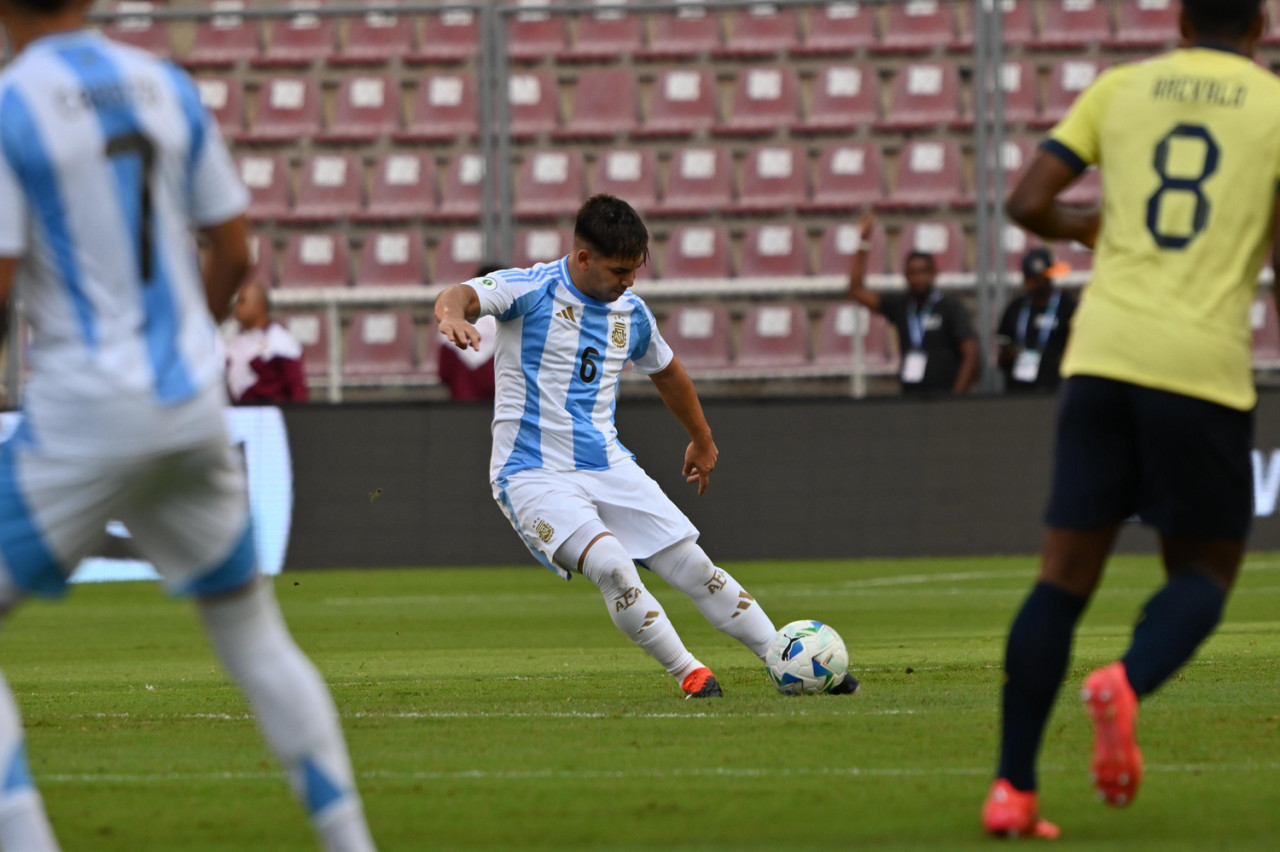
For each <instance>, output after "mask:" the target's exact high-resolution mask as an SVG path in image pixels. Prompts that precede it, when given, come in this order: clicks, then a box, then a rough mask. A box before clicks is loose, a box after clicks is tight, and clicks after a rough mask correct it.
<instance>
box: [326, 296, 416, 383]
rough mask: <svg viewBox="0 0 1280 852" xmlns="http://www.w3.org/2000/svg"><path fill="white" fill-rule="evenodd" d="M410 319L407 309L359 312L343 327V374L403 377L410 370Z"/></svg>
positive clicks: (411, 321)
mask: <svg viewBox="0 0 1280 852" xmlns="http://www.w3.org/2000/svg"><path fill="white" fill-rule="evenodd" d="M413 337H414V334H413V318H412V317H411V316H409V313H408V312H407V311H362V312H360V313H358V314H356V315H355V316H354V317H352V319H351V327H350V328H348V329H347V351H346V357H344V358H343V361H342V372H343V375H346V376H403V375H405V374H408V373H412V372H413V368H414V364H415V360H414V354H413V350H414V345H413Z"/></svg>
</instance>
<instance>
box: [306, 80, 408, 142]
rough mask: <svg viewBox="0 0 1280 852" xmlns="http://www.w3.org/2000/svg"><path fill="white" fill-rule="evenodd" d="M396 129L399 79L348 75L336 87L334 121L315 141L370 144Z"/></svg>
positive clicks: (397, 128)
mask: <svg viewBox="0 0 1280 852" xmlns="http://www.w3.org/2000/svg"><path fill="white" fill-rule="evenodd" d="M399 129H400V84H399V82H397V81H396V80H395V78H393V77H374V76H363V75H362V76H358V77H348V78H346V79H345V80H343V81H342V85H341V86H339V87H338V93H337V103H336V105H335V107H334V112H333V121H332V122H330V124H329V127H328V129H326V130H325V131H324V132H322V133H320V135H319V136H317V137H316V141H318V142H331V143H339V144H354V143H369V142H374V141H376V140H378V139H380V138H382V137H384V136H390V135H391V134H392V133H395V132H396V131H397V130H399Z"/></svg>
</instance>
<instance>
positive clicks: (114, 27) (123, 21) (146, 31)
mask: <svg viewBox="0 0 1280 852" xmlns="http://www.w3.org/2000/svg"><path fill="white" fill-rule="evenodd" d="M155 9H156V4H155V3H150V2H146V0H123V2H120V3H115V4H113V5H112V7H111V11H112V12H114V13H115V14H116V15H118V16H119V17H117V18H116V19H115V20H113V21H112V22H111V23H109V24H107V25H106V26H105V27H103V28H102V32H103V35H105V36H106V37H107V38H109V39H112V40H113V41H118V42H123V43H124V44H130V45H133V46H134V47H137V48H140V49H142V50H145V51H147V52H148V53H150V54H152V55H153V56H159V57H160V58H162V59H168V58H169V56H170V54H171V53H172V48H171V47H170V45H169V24H168V22H167V21H155V20H152V19H151V18H150V17H149V16H148V13H149V12H152V11H155Z"/></svg>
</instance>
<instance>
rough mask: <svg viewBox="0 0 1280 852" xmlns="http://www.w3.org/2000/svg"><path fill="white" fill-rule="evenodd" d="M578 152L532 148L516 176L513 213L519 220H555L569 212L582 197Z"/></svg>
mask: <svg viewBox="0 0 1280 852" xmlns="http://www.w3.org/2000/svg"><path fill="white" fill-rule="evenodd" d="M586 188H587V187H586V179H585V176H584V170H583V167H582V153H581V152H580V151H577V150H556V151H535V152H532V153H531V154H529V156H527V157H525V160H524V162H523V163H521V164H520V170H519V173H518V174H517V176H516V188H515V194H516V199H515V214H516V217H517V218H519V219H555V218H557V217H560V216H571V215H573V214H574V213H575V212H576V211H577V209H578V207H579V206H580V205H581V204H582V200H583V199H584V198H585V197H586Z"/></svg>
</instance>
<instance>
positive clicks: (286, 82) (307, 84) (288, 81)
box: [244, 77, 320, 144]
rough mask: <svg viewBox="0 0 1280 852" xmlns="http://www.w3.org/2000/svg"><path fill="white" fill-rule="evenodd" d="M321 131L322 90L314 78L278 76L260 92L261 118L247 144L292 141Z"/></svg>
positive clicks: (246, 135) (257, 120)
mask: <svg viewBox="0 0 1280 852" xmlns="http://www.w3.org/2000/svg"><path fill="white" fill-rule="evenodd" d="M319 130H320V88H319V85H318V84H317V82H316V79H315V78H314V77H275V78H272V79H270V80H267V81H266V82H265V83H263V84H262V88H261V89H259V90H258V116H257V119H256V120H255V121H254V123H253V127H252V128H251V129H250V130H249V131H248V132H247V133H246V134H245V136H244V141H246V142H251V143H262V144H268V143H278V142H293V143H296V142H297V141H298V140H299V139H303V138H306V137H310V136H312V135H314V134H316V133H318V132H319Z"/></svg>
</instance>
